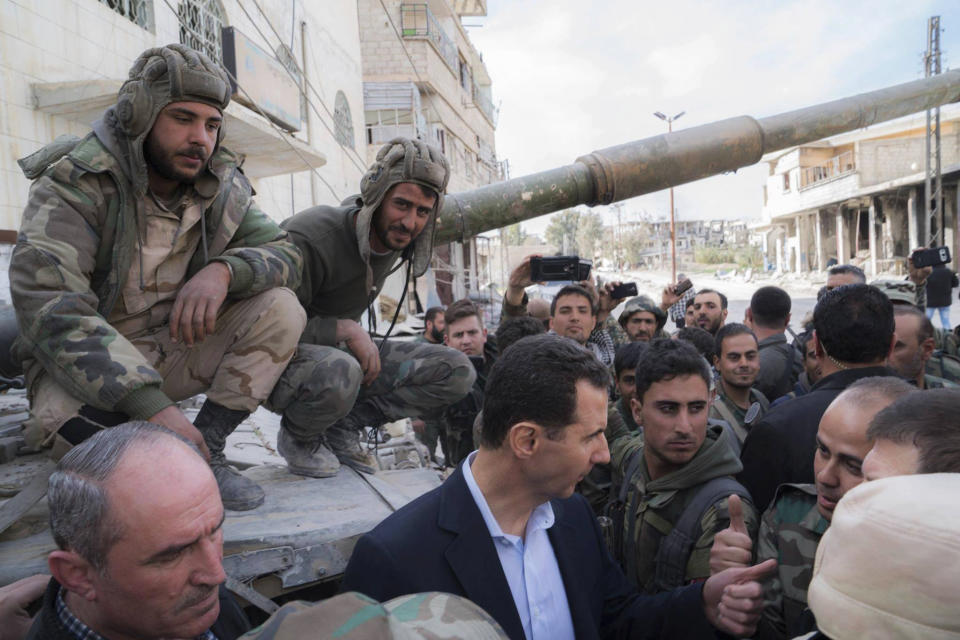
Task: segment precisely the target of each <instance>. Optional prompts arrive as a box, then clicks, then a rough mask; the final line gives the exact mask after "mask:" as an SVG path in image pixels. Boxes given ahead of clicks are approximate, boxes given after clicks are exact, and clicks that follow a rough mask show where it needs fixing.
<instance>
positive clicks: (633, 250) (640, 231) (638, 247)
mask: <svg viewBox="0 0 960 640" xmlns="http://www.w3.org/2000/svg"><path fill="white" fill-rule="evenodd" d="M651 239H652V238H651V233H650V225H649V224H647V223H646V222H641V223H640V224H637V225H633V226H632V228H631V229H630V230H629V231H624V233H623V238H622V239H621V243H622V245H623V252H624V257H625V258H626V260H627V262H629V263H630V264H632V265H635V264H638V263H639V262H640V259H641V257H642V256H643V252H644V251H647V250H648V249H649V248H650V243H651Z"/></svg>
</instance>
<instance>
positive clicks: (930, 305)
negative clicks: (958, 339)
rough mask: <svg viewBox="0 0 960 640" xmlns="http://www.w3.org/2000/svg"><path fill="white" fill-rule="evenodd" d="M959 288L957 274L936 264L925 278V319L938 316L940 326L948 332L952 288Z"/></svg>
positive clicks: (949, 327)
mask: <svg viewBox="0 0 960 640" xmlns="http://www.w3.org/2000/svg"><path fill="white" fill-rule="evenodd" d="M956 286H960V280H958V279H957V274H956V273H954V272H953V271H950V269H947V267H946V266H945V265H942V264H938V265H937V266H935V267H934V268H933V271H931V272H930V275H929V276H927V317H928V318H930V319H931V320H932V319H933V313H934V312H935V311H936V312H937V313H939V314H940V326H941V327H943V328H944V329H946V330H947V331H950V330H951V329H952V328H953V327H952V326H951V325H950V306H951V305H952V304H953V288H954V287H956Z"/></svg>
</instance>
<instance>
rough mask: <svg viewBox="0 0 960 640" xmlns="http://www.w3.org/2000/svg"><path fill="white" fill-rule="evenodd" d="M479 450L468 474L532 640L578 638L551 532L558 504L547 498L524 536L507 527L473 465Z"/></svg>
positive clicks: (467, 466)
mask: <svg viewBox="0 0 960 640" xmlns="http://www.w3.org/2000/svg"><path fill="white" fill-rule="evenodd" d="M476 455H477V453H476V452H473V453H471V454H470V455H469V456H467V458H466V460H464V461H463V477H464V479H465V480H466V481H467V487H468V488H469V489H470V495H472V496H473V500H474V502H476V503H477V508H478V509H480V514H481V515H482V516H483V521H484V523H485V524H486V525H487V530H488V531H489V532H490V537H491V538H493V546H494V548H496V550H497V556H498V557H499V558H500V566H501V567H502V568H503V573H504V575H505V576H506V577H507V584H508V585H510V593H511V594H512V595H513V602H514V604H515V605H516V607H517V613H518V614H520V623H521V624H522V625H523V634H524V635H525V636H526V637H527V640H574V634H573V618H572V617H571V616H570V606H569V605H568V604H567V591H566V589H565V588H564V585H563V577H562V576H561V575H560V567H559V565H557V556H556V555H555V554H554V553H553V545H551V544H550V538H549V537H548V536H547V529H549V528H550V527H552V526H553V521H554V515H553V506H552V505H551V504H550V503H549V502H544V503H543V504H541V505H540V506H538V507H537V508H536V509H534V510H533V513H532V514H530V519H529V520H528V521H527V528H526V532H525V534H524V536H523V537H522V538H521V537H520V536H513V535H509V534H506V533H504V532H503V529H501V528H500V524H499V523H498V522H497V519H496V518H494V517H493V512H491V511H490V507H489V506H488V505H487V500H486V498H484V497H483V493H482V492H481V491H480V487H478V486H477V481H476V480H474V478H473V472H472V471H471V470H470V465H471V464H473V459H474V457H476Z"/></svg>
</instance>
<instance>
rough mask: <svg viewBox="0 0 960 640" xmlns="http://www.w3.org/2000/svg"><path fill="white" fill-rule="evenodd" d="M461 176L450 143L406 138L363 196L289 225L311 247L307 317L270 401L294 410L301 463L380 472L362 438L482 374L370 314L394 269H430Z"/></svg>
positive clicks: (310, 468) (299, 467) (287, 420)
mask: <svg viewBox="0 0 960 640" xmlns="http://www.w3.org/2000/svg"><path fill="white" fill-rule="evenodd" d="M449 178H450V169H449V166H448V165H447V160H446V158H444V157H443V154H441V153H440V151H438V150H437V149H435V148H433V147H431V146H430V145H427V144H425V143H423V142H421V141H419V140H408V139H406V138H395V139H393V140H391V141H390V142H389V143H387V144H386V145H385V146H384V147H383V148H382V149H380V151H379V152H378V153H377V158H376V161H375V162H374V163H373V165H372V166H371V167H370V169H369V170H368V171H367V173H366V174H365V175H364V176H363V179H362V180H361V182H360V194H359V195H357V196H353V197H351V198H349V199H348V200H346V201H345V202H344V204H343V205H342V206H339V207H332V206H326V205H321V206H317V207H313V208H311V209H307V210H305V211H301V212H300V213H298V214H297V215H295V216H293V217H292V218H288V219H287V220H285V221H284V222H283V224H282V225H281V226H283V228H284V229H286V230H287V232H288V233H289V234H290V239H291V240H292V241H293V242H294V243H295V244H296V245H297V247H299V249H300V251H301V252H302V254H303V280H302V283H301V285H300V286H299V287H298V288H297V297H298V298H299V299H300V302H301V303H302V304H303V307H304V309H306V311H307V326H306V329H304V331H303V335H302V336H301V337H300V345H299V347H298V349H297V355H296V356H295V357H294V359H293V360H292V361H291V362H290V365H289V366H288V367H287V369H286V371H285V372H284V374H283V376H282V377H281V379H280V381H279V382H278V383H277V386H276V388H275V390H274V392H273V393H272V394H271V396H270V399H269V405H268V406H269V407H270V408H271V409H273V410H275V411H277V412H280V413H283V419H282V425H283V429H282V430H281V432H280V441H279V443H278V449H279V451H280V453H282V454H283V455H284V456H285V457H286V458H287V462H288V463H289V464H290V466H291V469H295V470H296V471H297V472H298V473H302V474H304V475H309V476H316V477H325V476H331V475H334V474H336V473H337V471H338V469H339V467H340V463H343V464H346V465H349V466H351V467H353V468H354V469H357V470H359V471H363V472H366V473H374V472H375V471H376V469H377V466H376V461H375V460H374V458H373V457H372V456H371V455H370V453H369V449H364V448H363V447H362V446H361V443H360V432H361V431H362V430H363V429H364V428H365V427H374V428H378V427H380V426H381V425H383V424H385V423H387V422H391V421H394V420H398V419H400V418H404V417H418V416H422V415H425V414H428V413H431V412H433V411H435V410H438V409H441V408H442V407H446V406H448V405H450V404H452V403H454V402H456V401H457V400H459V399H460V398H462V397H463V396H464V395H466V393H467V392H468V391H470V388H471V386H472V385H473V381H474V379H475V378H476V373H475V372H474V370H473V366H472V365H471V364H470V360H469V359H468V358H467V356H466V355H464V354H462V353H460V352H458V351H456V350H454V349H449V348H447V347H445V346H442V345H435V344H426V343H416V342H401V341H395V340H386V339H384V340H381V341H379V343H375V342H374V341H373V339H372V338H371V336H370V334H369V333H367V331H366V330H365V329H364V328H363V327H362V326H361V325H360V323H359V320H360V317H361V316H362V315H363V313H364V311H367V309H368V308H369V307H370V305H371V304H373V301H374V300H375V299H376V298H377V296H378V295H380V292H381V290H382V288H383V284H384V282H385V281H386V279H387V276H388V275H389V274H390V273H392V272H393V271H395V270H398V269H403V270H404V271H403V272H404V273H405V275H406V280H405V282H409V280H410V278H411V277H417V276H421V275H423V273H424V272H425V271H426V269H427V267H428V266H429V264H430V258H431V252H432V250H433V232H434V228H435V226H436V218H437V212H438V211H439V210H440V208H441V205H442V204H443V195H444V190H445V189H446V187H447V181H448V180H449ZM398 263H399V264H398ZM404 263H405V264H406V267H405V268H404ZM404 286H405V287H406V285H404Z"/></svg>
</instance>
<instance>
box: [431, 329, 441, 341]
mask: <svg viewBox="0 0 960 640" xmlns="http://www.w3.org/2000/svg"><path fill="white" fill-rule="evenodd" d="M430 337H431V338H433V341H434V342H436V343H437V344H442V343H443V331H441V330H440V329H437V328H436V327H435V326H434V327H430Z"/></svg>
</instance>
